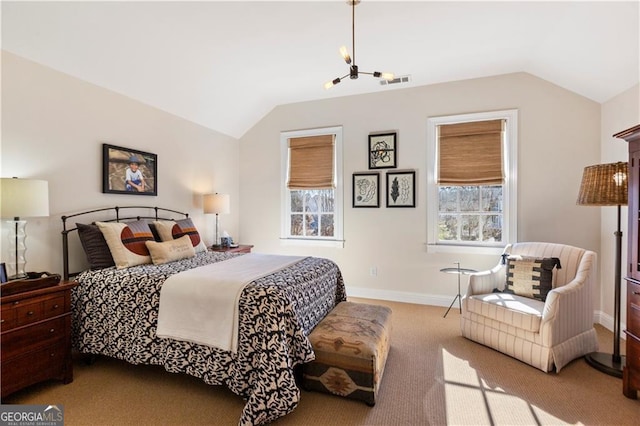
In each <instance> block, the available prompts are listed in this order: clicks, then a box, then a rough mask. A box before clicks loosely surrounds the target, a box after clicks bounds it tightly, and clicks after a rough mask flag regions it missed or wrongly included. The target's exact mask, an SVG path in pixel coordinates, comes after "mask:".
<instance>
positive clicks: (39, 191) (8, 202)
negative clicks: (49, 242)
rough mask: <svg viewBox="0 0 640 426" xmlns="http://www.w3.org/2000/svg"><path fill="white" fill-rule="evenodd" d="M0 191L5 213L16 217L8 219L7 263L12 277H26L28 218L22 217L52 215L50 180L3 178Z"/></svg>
mask: <svg viewBox="0 0 640 426" xmlns="http://www.w3.org/2000/svg"><path fill="white" fill-rule="evenodd" d="M0 194H1V197H0V199H1V204H0V210H1V212H2V213H1V214H2V217H3V218H9V217H11V218H13V220H9V221H7V222H8V223H9V224H10V229H11V230H10V231H9V251H10V252H9V261H8V262H7V267H8V268H9V270H10V271H11V272H12V273H9V278H11V279H17V278H24V277H26V276H27V274H26V272H25V271H26V265H27V258H26V252H27V246H26V242H25V240H26V239H27V232H26V228H27V221H26V220H21V219H20V218H21V217H42V216H49V183H48V182H47V181H46V180H36V179H18V178H2V179H1V180H0Z"/></svg>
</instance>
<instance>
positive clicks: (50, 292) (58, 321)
mask: <svg viewBox="0 0 640 426" xmlns="http://www.w3.org/2000/svg"><path fill="white" fill-rule="evenodd" d="M77 285H78V283H76V282H70V281H66V282H62V283H60V284H57V285H53V286H51V287H47V288H41V289H38V290H31V291H23V292H20V293H16V294H12V295H9V296H4V297H0V302H1V303H2V315H1V316H0V331H1V333H0V339H1V341H0V370H1V372H0V373H1V374H2V391H1V394H2V397H5V396H7V395H9V394H10V393H13V392H15V391H17V390H19V389H22V388H24V387H26V386H29V385H32V384H34V383H38V382H42V381H44V380H48V379H57V380H62V381H63V382H64V383H71V382H72V381H73V365H72V362H71V289H72V288H74V287H75V286H77Z"/></svg>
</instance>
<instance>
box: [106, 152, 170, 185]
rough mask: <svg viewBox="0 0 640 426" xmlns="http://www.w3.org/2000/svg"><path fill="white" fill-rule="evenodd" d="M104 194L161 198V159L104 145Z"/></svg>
mask: <svg viewBox="0 0 640 426" xmlns="http://www.w3.org/2000/svg"><path fill="white" fill-rule="evenodd" d="M102 192H103V193H105V194H130V195H158V156H157V155H156V154H151V153H149V152H143V151H138V150H135V149H131V148H123V147H120V146H114V145H109V144H106V143H105V144H102Z"/></svg>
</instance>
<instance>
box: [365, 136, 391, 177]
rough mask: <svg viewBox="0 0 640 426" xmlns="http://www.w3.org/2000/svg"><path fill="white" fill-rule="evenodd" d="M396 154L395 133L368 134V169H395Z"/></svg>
mask: <svg viewBox="0 0 640 426" xmlns="http://www.w3.org/2000/svg"><path fill="white" fill-rule="evenodd" d="M397 154H398V141H397V138H396V134H395V133H384V134H379V135H369V169H395V168H396V167H398V164H397V160H396V158H397Z"/></svg>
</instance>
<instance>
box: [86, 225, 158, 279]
mask: <svg viewBox="0 0 640 426" xmlns="http://www.w3.org/2000/svg"><path fill="white" fill-rule="evenodd" d="M96 225H98V227H99V228H100V231H101V232H102V235H104V239H105V240H106V241H107V245H108V246H109V251H110V252H111V256H113V260H114V262H115V264H116V268H118V269H123V268H127V267H129V266H135V265H143V264H145V263H151V256H149V249H147V246H146V245H145V242H146V241H153V234H151V229H149V225H148V224H147V222H145V221H142V220H138V221H135V222H128V223H121V222H96Z"/></svg>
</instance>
